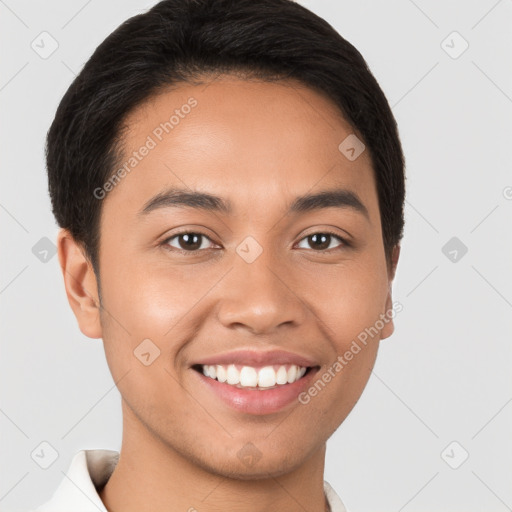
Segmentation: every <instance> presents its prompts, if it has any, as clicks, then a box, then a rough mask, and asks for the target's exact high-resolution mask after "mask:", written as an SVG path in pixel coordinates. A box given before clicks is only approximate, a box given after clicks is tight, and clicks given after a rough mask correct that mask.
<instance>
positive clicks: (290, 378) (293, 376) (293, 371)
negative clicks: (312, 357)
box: [288, 364, 298, 384]
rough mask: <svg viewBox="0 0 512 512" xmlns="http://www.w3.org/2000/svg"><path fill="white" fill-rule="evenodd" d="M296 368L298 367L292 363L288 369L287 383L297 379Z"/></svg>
mask: <svg viewBox="0 0 512 512" xmlns="http://www.w3.org/2000/svg"><path fill="white" fill-rule="evenodd" d="M297 370H298V368H297V367H296V366H295V365H294V364H292V365H291V366H290V369H289V370H288V383H289V384H291V383H292V382H295V381H296V380H297Z"/></svg>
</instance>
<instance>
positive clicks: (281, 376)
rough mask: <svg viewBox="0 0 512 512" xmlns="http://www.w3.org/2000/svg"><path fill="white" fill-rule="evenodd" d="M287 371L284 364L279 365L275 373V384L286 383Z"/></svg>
mask: <svg viewBox="0 0 512 512" xmlns="http://www.w3.org/2000/svg"><path fill="white" fill-rule="evenodd" d="M287 383H288V372H287V371H286V368H285V367H284V366H280V367H279V370H277V373H276V384H287Z"/></svg>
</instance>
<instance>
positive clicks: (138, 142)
mask: <svg viewBox="0 0 512 512" xmlns="http://www.w3.org/2000/svg"><path fill="white" fill-rule="evenodd" d="M125 125H126V127H127V129H126V130H125V132H124V139H123V148H124V154H123V159H122V160H123V161H122V162H119V167H121V166H124V169H125V170H126V171H127V172H125V173H123V175H124V176H125V177H123V179H122V180H120V181H119V184H117V185H116V186H115V187H114V188H113V190H112V191H111V192H109V196H108V201H107V203H113V206H116V204H115V203H117V202H118V201H120V200H121V199H122V201H123V203H124V204H125V205H126V204H128V205H131V206H133V207H135V206H139V207H140V206H142V205H143V204H144V203H145V202H146V200H147V199H148V198H149V197H150V196H152V195H154V194H155V193H156V192H158V191H160V190H163V189H165V188H166V187H169V186H179V187H181V188H188V189H191V190H201V191H205V192H209V193H212V194H217V195H223V196H227V195H233V196H234V197H233V198H232V200H231V201H230V202H231V203H232V204H233V207H234V208H235V209H236V208H238V207H240V206H244V205H245V206H247V205H253V206H254V205H260V207H261V208H265V205H267V204H268V206H269V207H270V203H272V202H275V200H276V199H281V200H282V198H292V197H295V196H297V195H303V194H305V193H306V192H308V191H314V190H315V189H317V188H318V189H325V188H329V187H331V188H332V187H334V186H341V187H344V188H348V189H350V190H352V191H354V192H355V193H356V194H357V195H358V196H359V197H360V198H362V199H363V200H364V201H365V202H366V203H368V204H367V205H366V206H367V207H368V209H369V210H370V213H372V212H371V210H372V208H374V206H375V205H373V206H372V203H376V191H375V185H374V177H373V170H372V164H371V159H370V156H369V154H368V151H363V152H362V153H361V155H360V156H359V157H357V158H356V159H355V160H349V159H348V158H347V157H346V156H345V155H344V154H343V152H342V151H340V149H339V146H340V144H342V143H343V141H344V140H346V139H347V137H349V136H350V137H353V136H354V135H353V134H354V130H353V129H352V127H351V126H350V124H349V123H348V122H347V121H346V120H345V119H344V118H343V117H342V115H341V114H340V112H339V110H338V108H337V107H336V105H335V104H334V103H332V102H331V101H330V100H329V99H328V98H326V97H325V96H323V95H322V94H320V93H317V92H316V91H314V90H312V89H310V88H308V87H305V86H304V85H301V84H298V83H296V82H291V81H280V82H264V81H255V80H250V81H247V80H241V79H237V78H231V77H223V78H221V79H217V80H214V81H211V82H207V83H205V84H202V85H190V84H180V85H178V86H177V87H175V88H173V89H172V90H168V91H166V92H163V93H160V94H159V95H157V96H154V97H152V98H150V99H149V100H148V101H146V102H145V103H143V104H142V105H141V106H140V107H138V108H137V109H135V110H134V111H133V112H132V113H131V114H130V115H129V116H128V117H127V118H126V120H125ZM105 206H106V205H105ZM377 214H378V212H377Z"/></svg>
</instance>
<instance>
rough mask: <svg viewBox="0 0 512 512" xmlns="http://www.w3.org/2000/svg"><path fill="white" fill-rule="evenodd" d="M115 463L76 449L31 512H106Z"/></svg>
mask: <svg viewBox="0 0 512 512" xmlns="http://www.w3.org/2000/svg"><path fill="white" fill-rule="evenodd" d="M118 460H119V452H116V451H114V450H80V451H79V452H77V453H76V454H75V456H74V457H73V460H72V461H71V465H70V467H69V470H68V472H67V474H65V476H64V478H63V479H62V481H61V483H60V485H59V487H58V488H57V490H56V491H55V492H54V493H53V496H52V497H51V499H50V500H49V501H46V502H45V503H43V504H42V505H40V506H39V507H37V508H36V509H34V512H108V511H107V509H106V508H105V505H104V504H103V502H102V501H101V498H100V496H99V494H98V489H101V488H102V487H103V486H104V485H105V484H106V483H107V481H108V479H109V478H110V475H111V474H112V472H113V471H114V468H115V467H116V464H117V462H118ZM324 492H325V495H326V497H327V500H328V501H329V505H330V506H331V511H332V512H347V509H346V508H345V505H343V502H342V501H341V499H340V498H339V496H338V495H337V494H336V492H335V491H334V489H333V488H332V487H331V486H330V485H329V484H328V483H327V482H326V481H325V480H324Z"/></svg>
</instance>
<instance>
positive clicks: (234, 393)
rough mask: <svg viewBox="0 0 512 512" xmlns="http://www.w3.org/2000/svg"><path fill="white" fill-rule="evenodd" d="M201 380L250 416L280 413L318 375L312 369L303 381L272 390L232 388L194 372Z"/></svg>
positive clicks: (225, 401)
mask: <svg viewBox="0 0 512 512" xmlns="http://www.w3.org/2000/svg"><path fill="white" fill-rule="evenodd" d="M192 371H193V372H194V373H195V374H197V376H198V377H199V378H200V380H201V381H202V382H203V383H204V384H205V385H206V386H208V387H209V389H211V390H212V391H213V392H214V393H215V394H216V395H217V396H218V397H219V398H220V399H221V400H222V401H223V402H224V403H226V404H227V405H229V406H231V407H232V408H233V409H236V410H238V411H240V412H245V413H248V414H260V415H261V414H271V413H274V412H278V411H280V410H281V409H283V408H284V407H286V406H287V405H289V404H291V403H293V402H298V396H299V394H300V393H301V392H302V391H304V390H305V389H306V388H307V387H308V386H309V385H310V382H311V380H312V378H313V377H314V375H315V374H316V373H317V371H318V368H312V369H310V370H309V372H308V373H307V374H306V375H304V377H302V378H301V379H299V380H297V381H295V382H293V383H292V384H282V385H279V386H278V387H275V388H272V389H262V390H258V389H243V388H237V387H235V386H231V385H230V384H226V383H224V382H219V381H218V380H217V379H212V378H211V377H206V375H203V374H202V373H200V372H198V371H196V370H192Z"/></svg>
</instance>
